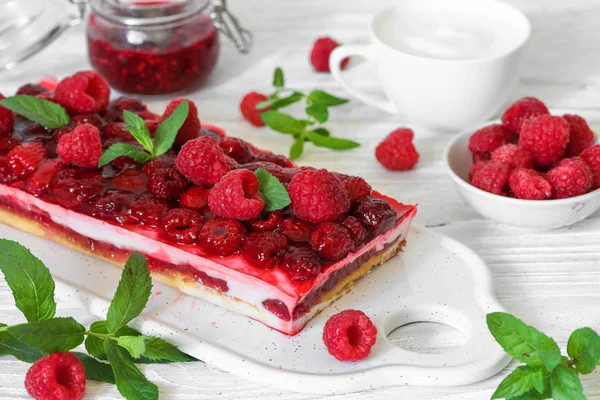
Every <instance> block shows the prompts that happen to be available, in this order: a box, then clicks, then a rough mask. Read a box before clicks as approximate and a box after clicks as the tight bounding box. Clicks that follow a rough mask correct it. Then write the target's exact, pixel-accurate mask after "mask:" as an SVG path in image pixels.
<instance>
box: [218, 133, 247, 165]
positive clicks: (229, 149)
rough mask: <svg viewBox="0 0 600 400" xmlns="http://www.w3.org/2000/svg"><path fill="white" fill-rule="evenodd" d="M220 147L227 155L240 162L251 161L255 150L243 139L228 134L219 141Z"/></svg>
mask: <svg viewBox="0 0 600 400" xmlns="http://www.w3.org/2000/svg"><path fill="white" fill-rule="evenodd" d="M219 147H220V148H221V150H223V153H225V155H227V156H229V157H231V158H233V159H234V160H235V161H237V162H238V163H240V164H243V163H246V162H249V161H250V159H251V158H252V155H253V152H252V149H251V148H250V146H249V145H248V143H247V142H246V141H244V140H242V139H238V138H235V137H229V136H226V137H224V138H222V139H221V140H220V141H219Z"/></svg>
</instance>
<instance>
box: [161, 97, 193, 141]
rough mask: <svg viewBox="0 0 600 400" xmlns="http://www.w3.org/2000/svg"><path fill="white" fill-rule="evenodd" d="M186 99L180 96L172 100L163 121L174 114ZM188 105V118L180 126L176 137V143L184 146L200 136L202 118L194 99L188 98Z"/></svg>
mask: <svg viewBox="0 0 600 400" xmlns="http://www.w3.org/2000/svg"><path fill="white" fill-rule="evenodd" d="M184 100H186V99H181V98H179V99H175V100H172V101H171V102H170V103H169V105H168V106H167V109H166V110H165V113H164V114H163V116H162V118H161V122H162V121H164V120H165V119H167V117H169V116H170V115H171V114H173V111H175V109H176V108H177V107H178V106H179V105H180V104H181V103H182V102H183V101H184ZM188 105H189V107H188V115H187V118H186V119H185V122H184V123H183V125H182V126H181V128H179V131H178V132H177V137H175V144H177V145H179V146H182V145H183V144H185V143H187V142H188V141H190V140H192V139H196V138H197V137H198V134H199V133H200V118H198V109H197V108H196V104H194V102H193V101H191V100H188Z"/></svg>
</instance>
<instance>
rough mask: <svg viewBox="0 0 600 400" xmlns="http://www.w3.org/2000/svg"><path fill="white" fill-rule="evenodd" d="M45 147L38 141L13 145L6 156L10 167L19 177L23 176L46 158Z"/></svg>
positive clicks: (31, 171) (27, 174) (28, 173)
mask: <svg viewBox="0 0 600 400" xmlns="http://www.w3.org/2000/svg"><path fill="white" fill-rule="evenodd" d="M46 156H47V152H46V148H45V147H44V146H43V145H42V144H41V143H38V142H29V143H26V144H22V145H20V146H18V147H15V148H14V149H12V150H11V151H9V152H8V155H7V157H6V159H7V161H8V165H9V166H10V169H12V170H13V172H14V173H15V174H16V175H17V176H18V177H20V178H25V177H27V176H29V175H31V174H32V173H33V171H35V169H36V168H37V167H38V166H39V165H40V164H41V163H42V161H44V160H45V159H46Z"/></svg>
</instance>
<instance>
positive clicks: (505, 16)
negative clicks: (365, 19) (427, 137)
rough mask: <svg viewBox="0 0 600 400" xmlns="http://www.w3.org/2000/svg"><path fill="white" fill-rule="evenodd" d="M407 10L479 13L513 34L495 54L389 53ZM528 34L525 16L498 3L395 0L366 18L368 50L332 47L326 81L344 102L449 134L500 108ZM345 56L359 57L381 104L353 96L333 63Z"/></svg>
mask: <svg viewBox="0 0 600 400" xmlns="http://www.w3.org/2000/svg"><path fill="white" fill-rule="evenodd" d="M415 12H417V13H431V12H433V13H437V14H436V15H440V14H439V13H440V12H441V13H447V15H457V13H459V14H460V13H468V15H471V16H472V15H473V14H475V15H482V16H484V17H486V18H493V19H494V20H498V21H500V22H503V23H507V24H509V25H510V26H511V27H513V29H507V30H506V35H512V36H511V38H510V42H508V43H507V48H505V49H504V50H503V51H501V52H500V53H498V54H488V55H483V56H481V57H465V58H447V57H446V58H444V57H438V56H431V55H425V56H424V55H423V54H415V53H414V52H408V51H405V50H404V51H403V50H399V49H397V46H395V47H392V45H390V43H395V42H394V41H395V40H398V38H397V37H392V36H395V35H394V32H393V29H389V27H390V26H393V24H395V23H398V24H400V23H402V20H403V18H402V16H403V15H404V16H406V15H409V13H415ZM421 15H423V14H421ZM425 15H427V14H425ZM442 15H443V14H442ZM405 18H406V17H405ZM530 33H531V26H530V24H529V20H528V19H527V17H525V15H524V14H523V13H521V12H520V11H519V10H517V9H516V8H514V7H512V6H510V5H508V4H505V3H503V2H500V1H496V0H451V1H449V0H403V1H401V2H398V4H396V5H395V6H392V7H389V8H385V9H383V10H381V11H379V12H378V13H377V14H376V15H375V16H374V17H373V19H372V20H371V23H370V27H369V34H370V44H368V45H343V46H339V47H337V48H336V49H335V50H334V51H333V52H332V54H331V56H330V59H329V64H330V69H331V73H332V75H333V77H334V78H335V79H336V80H337V81H338V82H340V83H341V84H342V86H343V87H344V88H345V89H346V90H347V91H348V93H349V94H350V95H351V96H353V97H356V98H357V99H359V100H361V101H363V102H365V103H367V104H369V105H371V106H373V107H376V108H379V109H381V110H384V111H387V112H389V113H393V114H399V115H400V116H401V117H402V118H404V119H406V121H407V122H410V123H413V124H418V125H422V126H426V127H429V128H431V129H435V130H443V131H453V132H456V131H460V130H463V129H466V128H468V127H470V126H473V125H474V124H477V123H481V122H482V121H484V120H487V119H488V118H490V117H491V116H492V115H493V114H494V113H495V112H496V111H498V110H499V109H500V107H502V106H503V105H505V104H506V102H507V101H508V99H509V96H510V93H511V91H512V89H513V88H514V86H515V84H516V83H517V82H518V80H519V77H520V71H521V59H522V54H523V52H524V47H525V44H526V43H527V41H528V39H529V36H530ZM515 35H516V37H515ZM505 47H506V46H505ZM350 56H362V57H364V58H366V59H367V60H368V61H369V62H371V63H372V64H373V66H374V67H375V70H376V74H377V77H378V78H379V81H380V83H381V86H382V87H383V90H384V92H385V94H386V95H387V99H385V100H383V99H380V98H377V97H375V96H373V95H371V94H369V93H365V92H363V91H361V90H358V89H356V88H354V87H352V86H351V85H350V84H349V83H348V82H347V81H346V80H345V79H344V78H343V76H342V73H341V69H340V64H341V62H342V60H344V59H345V58H346V57H350Z"/></svg>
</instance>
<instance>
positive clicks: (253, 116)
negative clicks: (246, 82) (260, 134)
mask: <svg viewBox="0 0 600 400" xmlns="http://www.w3.org/2000/svg"><path fill="white" fill-rule="evenodd" d="M267 100H269V98H268V97H267V96H265V95H264V94H261V93H258V92H250V93H248V94H247V95H245V96H244V97H243V98H242V101H241V102H240V111H241V113H242V115H243V116H244V118H245V119H246V121H248V122H250V123H251V124H252V125H254V126H265V123H264V122H263V121H262V119H261V118H260V114H262V113H264V112H265V111H269V110H270V108H265V109H264V110H257V109H256V105H257V104H258V103H261V102H263V101H267Z"/></svg>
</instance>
